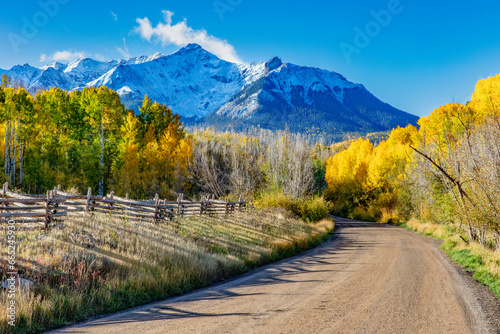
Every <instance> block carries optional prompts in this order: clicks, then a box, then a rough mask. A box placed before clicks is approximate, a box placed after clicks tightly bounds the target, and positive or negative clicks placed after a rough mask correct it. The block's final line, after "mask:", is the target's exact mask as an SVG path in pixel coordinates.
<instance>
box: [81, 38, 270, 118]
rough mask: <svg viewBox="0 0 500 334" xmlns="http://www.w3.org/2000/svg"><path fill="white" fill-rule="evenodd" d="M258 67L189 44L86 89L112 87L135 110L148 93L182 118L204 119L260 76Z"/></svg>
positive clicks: (107, 75)
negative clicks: (243, 65)
mask: <svg viewBox="0 0 500 334" xmlns="http://www.w3.org/2000/svg"><path fill="white" fill-rule="evenodd" d="M259 66H260V65H259V64H254V65H253V66H250V67H242V66H239V65H236V64H233V63H230V62H227V61H224V60H221V59H219V58H217V57H216V56H214V55H213V54H211V53H209V52H207V51H205V50H204V49H203V48H202V47H200V46H199V45H196V44H189V45H188V46H186V47H185V48H182V49H180V50H179V51H177V52H176V53H174V54H172V55H169V56H164V57H159V58H156V59H154V60H151V61H147V62H143V63H141V64H133V65H127V66H124V65H120V66H118V67H116V68H114V69H113V70H111V71H109V72H107V73H105V74H104V75H102V76H101V77H100V78H98V79H97V80H94V81H92V82H90V83H89V84H88V85H87V86H90V87H98V86H102V85H105V86H107V87H110V88H111V89H114V90H116V91H118V92H119V93H120V95H121V97H122V100H123V102H124V103H125V104H126V105H127V106H129V107H134V108H136V107H137V106H138V105H140V101H142V99H143V97H144V95H145V94H148V95H149V97H150V98H151V99H153V100H156V101H159V102H162V103H166V104H167V105H169V106H171V107H172V109H173V110H174V111H175V112H176V113H178V114H180V115H182V116H185V117H203V116H205V115H207V114H209V113H210V112H212V111H214V110H217V109H218V108H220V107H221V106H222V105H223V104H224V103H226V102H227V100H228V99H229V98H231V97H232V96H233V95H234V94H236V93H237V92H238V91H240V90H241V89H242V88H243V87H244V86H245V85H246V84H247V83H251V82H252V80H254V78H256V77H258V75H259V74H258V68H259ZM260 67H262V66H260ZM247 72H248V76H247V75H246V73H247Z"/></svg>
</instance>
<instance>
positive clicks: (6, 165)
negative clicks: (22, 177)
mask: <svg viewBox="0 0 500 334" xmlns="http://www.w3.org/2000/svg"><path fill="white" fill-rule="evenodd" d="M4 173H5V175H7V174H8V173H9V122H7V121H5V162H4Z"/></svg>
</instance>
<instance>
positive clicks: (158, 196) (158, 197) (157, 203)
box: [154, 194, 160, 224]
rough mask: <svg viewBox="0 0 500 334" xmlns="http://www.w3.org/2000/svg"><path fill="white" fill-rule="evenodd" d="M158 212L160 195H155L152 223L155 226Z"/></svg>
mask: <svg viewBox="0 0 500 334" xmlns="http://www.w3.org/2000/svg"><path fill="white" fill-rule="evenodd" d="M159 210H160V195H158V194H156V195H155V216H154V223H155V224H158V216H159Z"/></svg>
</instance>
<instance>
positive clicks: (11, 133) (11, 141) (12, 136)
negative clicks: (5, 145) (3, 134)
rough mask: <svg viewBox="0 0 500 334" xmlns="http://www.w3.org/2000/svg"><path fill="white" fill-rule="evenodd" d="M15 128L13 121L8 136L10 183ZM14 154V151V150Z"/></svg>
mask: <svg viewBox="0 0 500 334" xmlns="http://www.w3.org/2000/svg"><path fill="white" fill-rule="evenodd" d="M15 129H16V125H15V123H14V124H12V125H11V126H10V138H9V180H10V183H12V146H13V138H14V130H15ZM14 155H15V152H14Z"/></svg>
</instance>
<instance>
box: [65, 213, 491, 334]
mask: <svg viewBox="0 0 500 334" xmlns="http://www.w3.org/2000/svg"><path fill="white" fill-rule="evenodd" d="M337 227H338V229H337V232H336V236H335V237H334V238H332V240H331V241H329V242H327V243H325V244H324V245H322V246H320V247H318V248H316V249H314V250H312V251H309V252H307V253H305V254H301V255H299V256H296V257H295V258H292V259H289V260H286V261H283V262H281V263H278V264H274V265H271V266H268V267H266V268H264V269H262V270H258V271H256V272H253V273H251V274H249V275H246V276H243V277H240V278H238V279H236V280H232V281H228V282H225V283H223V284H220V285H217V286H214V287H211V288H208V289H204V290H201V291H198V292H195V293H192V294H189V295H186V296H183V297H179V298H174V299H171V300H168V301H165V302H159V303H156V304H152V305H148V306H146V307H142V308H136V309H134V310H132V311H128V312H123V313H120V314H116V315H114V316H111V317H106V318H102V319H99V320H95V321H92V322H87V323H84V324H82V325H80V326H75V327H70V328H65V329H63V330H60V331H59V332H58V333H99V334H102V333H120V334H125V333H135V334H140V333H141V334H142V333H426V334H428V333H497V332H499V328H498V327H495V326H498V313H499V312H500V304H499V303H498V300H497V299H496V298H494V297H493V295H492V294H491V293H490V292H489V291H488V290H487V289H486V288H485V287H482V286H480V285H479V284H476V283H474V282H473V279H472V278H471V277H470V276H469V275H468V274H464V273H463V272H461V270H458V269H457V267H456V266H455V265H453V264H452V263H451V262H450V261H449V260H448V259H447V258H446V257H445V255H444V254H443V253H442V252H441V251H440V250H438V249H437V246H438V242H436V241H435V240H432V239H430V238H426V237H424V236H420V235H417V234H415V233H413V232H410V231H407V230H404V229H401V228H398V227H393V226H387V225H377V224H371V223H359V222H352V221H347V220H340V221H338V222H337ZM492 308H493V309H492Z"/></svg>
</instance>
